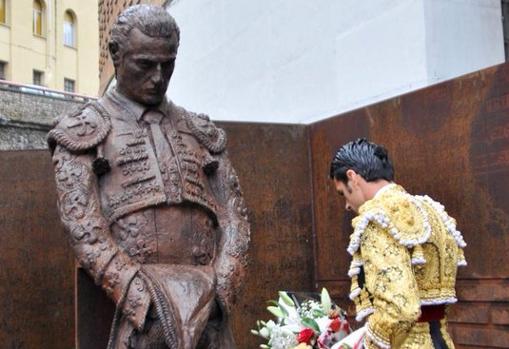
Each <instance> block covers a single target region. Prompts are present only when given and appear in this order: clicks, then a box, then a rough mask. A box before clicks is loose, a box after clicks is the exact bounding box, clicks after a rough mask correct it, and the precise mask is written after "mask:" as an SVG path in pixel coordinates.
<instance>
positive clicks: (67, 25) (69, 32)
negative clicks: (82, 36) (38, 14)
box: [64, 10, 76, 47]
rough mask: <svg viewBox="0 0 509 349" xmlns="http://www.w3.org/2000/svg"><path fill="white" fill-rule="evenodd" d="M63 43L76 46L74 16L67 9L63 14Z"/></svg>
mask: <svg viewBox="0 0 509 349" xmlns="http://www.w3.org/2000/svg"><path fill="white" fill-rule="evenodd" d="M64 45H66V46H70V47H76V18H75V16H74V14H73V13H72V12H71V11H69V10H67V11H65V15H64Z"/></svg>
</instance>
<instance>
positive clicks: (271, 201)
mask: <svg viewBox="0 0 509 349" xmlns="http://www.w3.org/2000/svg"><path fill="white" fill-rule="evenodd" d="M220 126H222V127H224V128H225V130H226V132H227V134H228V140H229V141H228V149H229V154H230V158H231V160H232V163H233V165H234V167H235V169H236V170H237V173H238V176H239V180H240V185H241V187H242V190H243V192H244V196H245V199H246V204H247V207H248V209H249V218H250V222H251V234H252V235H251V239H252V244H251V250H250V257H251V266H250V273H249V277H248V278H247V280H246V284H245V291H244V293H243V296H242V297H241V299H240V302H239V305H238V307H237V309H236V311H235V314H234V318H233V320H234V323H233V325H234V326H233V330H234V333H235V334H236V340H237V344H238V348H239V349H243V348H246V349H247V348H257V347H258V344H260V341H259V340H258V339H257V338H256V337H254V336H252V335H251V334H250V332H249V330H250V329H251V328H253V327H254V326H255V322H256V320H257V319H265V320H267V319H268V318H270V314H269V313H268V312H267V311H266V310H265V308H266V306H267V303H266V301H267V300H269V299H274V298H276V297H277V293H276V292H277V291H278V290H282V289H286V290H293V291H310V290H313V247H312V198H311V175H310V171H309V160H308V143H307V134H306V130H305V127H303V126H292V125H265V124H256V123H253V124H250V123H220Z"/></svg>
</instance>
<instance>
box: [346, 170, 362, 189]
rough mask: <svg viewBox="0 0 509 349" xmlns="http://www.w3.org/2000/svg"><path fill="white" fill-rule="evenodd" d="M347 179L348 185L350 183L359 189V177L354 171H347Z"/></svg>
mask: <svg viewBox="0 0 509 349" xmlns="http://www.w3.org/2000/svg"><path fill="white" fill-rule="evenodd" d="M346 178H347V179H348V183H350V184H351V185H352V186H353V187H357V186H358V185H359V175H358V174H357V172H355V171H354V170H352V169H349V170H347V171H346Z"/></svg>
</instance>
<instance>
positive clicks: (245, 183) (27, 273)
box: [0, 123, 313, 349]
mask: <svg viewBox="0 0 509 349" xmlns="http://www.w3.org/2000/svg"><path fill="white" fill-rule="evenodd" d="M221 126H223V127H224V128H225V129H226V131H227V133H228V136H229V147H228V149H229V153H230V157H231V160H232V162H233V165H234V166H235V168H236V170H237V172H238V175H239V178H240V183H241V186H242V189H243V191H244V194H245V198H246V204H247V206H248V208H249V217H250V221H251V224H252V245H251V250H250V254H251V266H250V274H249V277H248V279H247V280H246V284H245V289H244V293H243V296H242V297H241V298H240V300H239V304H238V307H237V309H236V311H235V314H234V317H233V324H234V331H235V334H236V338H237V341H238V344H239V348H257V347H258V344H259V343H260V341H259V340H258V339H257V338H256V337H254V336H252V335H251V334H250V332H249V330H250V329H251V328H253V327H254V326H255V322H256V320H257V319H268V318H269V313H268V312H267V311H266V310H265V307H266V300H268V299H272V298H275V297H276V295H277V293H276V292H277V291H278V290H280V289H287V290H293V291H307V290H311V289H313V283H312V280H313V250H312V221H311V218H312V199H311V189H310V188H311V176H310V172H309V167H308V166H309V161H308V143H307V134H306V129H305V127H304V126H291V125H263V124H244V123H223V124H221ZM0 193H1V196H0V217H1V219H0V231H1V232H2V234H0V314H2V319H1V320H0V348H9V349H11V348H13V349H14V348H16V349H40V348H48V349H49V348H51V349H59V348H62V349H64V348H65V349H68V348H71V347H73V345H74V324H75V321H74V302H73V299H74V291H73V290H74V287H73V284H74V280H75V275H74V261H73V257H72V254H71V252H70V248H69V247H68V246H67V241H66V238H65V236H64V234H63V231H62V228H61V226H60V224H59V220H58V216H57V211H56V196H55V186H54V180H53V173H52V168H51V159H50V156H49V154H48V153H47V152H46V151H23V152H0ZM76 284H77V287H76V289H77V293H76V296H77V300H78V302H76V304H77V312H76V314H77V319H78V324H79V331H78V333H79V336H78V337H79V338H78V341H79V343H80V346H79V347H80V349H99V348H102V347H105V344H104V343H106V337H107V335H108V330H109V322H110V318H111V316H112V315H111V313H112V311H113V307H112V304H111V303H109V301H108V300H107V299H105V297H104V296H103V294H102V293H101V292H100V290H98V289H97V288H96V287H95V286H94V285H93V284H92V283H91V282H90V280H89V278H88V277H87V276H86V275H84V274H83V273H78V274H77V277H76ZM4 314H9V316H5V315H4ZM5 343H7V344H8V345H7V346H4V344H5ZM225 349H226V348H225Z"/></svg>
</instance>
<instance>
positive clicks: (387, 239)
mask: <svg viewBox="0 0 509 349" xmlns="http://www.w3.org/2000/svg"><path fill="white" fill-rule="evenodd" d="M360 248H361V255H362V259H363V260H364V273H365V287H366V289H367V291H368V292H369V294H370V295H371V297H372V304H373V308H374V312H373V314H372V315H371V316H370V317H369V319H368V321H367V339H368V340H367V341H366V345H367V348H383V349H388V348H390V346H391V343H392V342H393V341H394V338H395V337H397V336H398V334H400V333H401V332H402V331H403V332H404V331H405V330H406V329H408V328H410V327H411V326H412V325H413V324H414V323H415V321H417V319H418V318H419V316H420V301H419V294H418V292H419V291H418V288H417V283H416V281H415V278H414V275H413V271H412V266H411V262H410V253H409V252H408V250H407V248H406V247H404V246H402V245H401V244H400V243H398V242H397V241H396V240H395V239H394V238H393V237H392V236H391V235H390V234H389V233H388V232H387V231H386V230H384V229H381V228H379V227H378V226H377V225H375V224H374V223H370V224H369V225H368V227H367V229H366V231H365V233H364V234H363V236H362V239H361V245H360Z"/></svg>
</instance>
